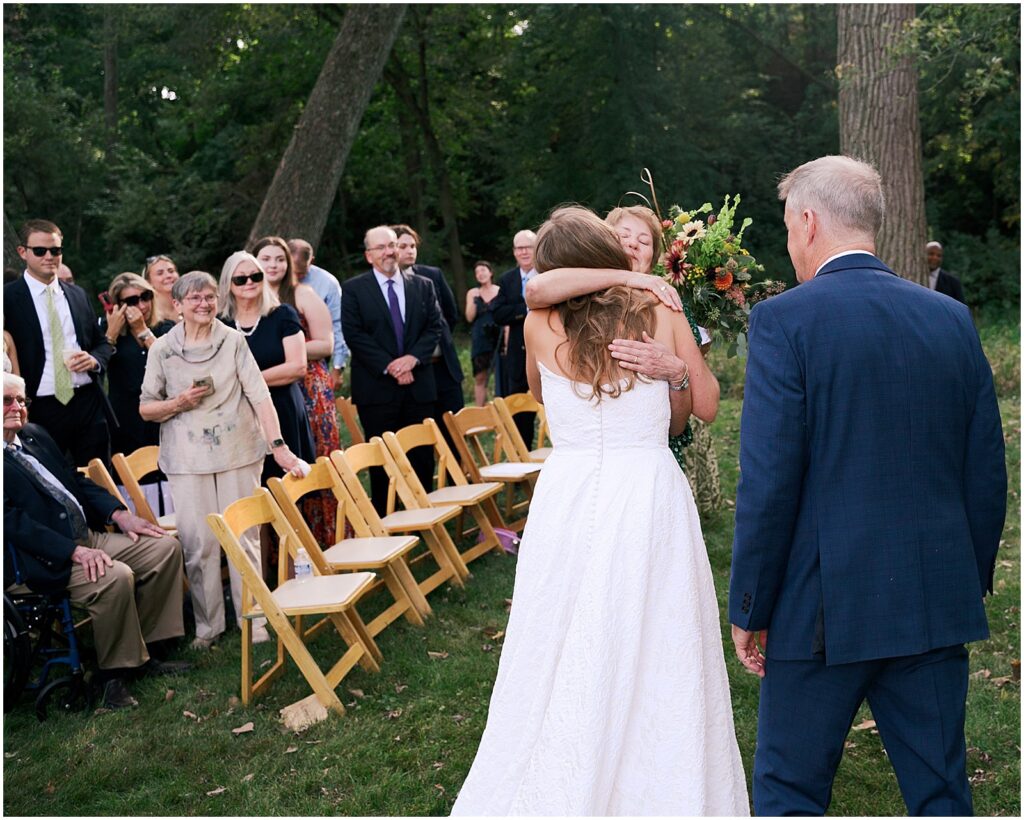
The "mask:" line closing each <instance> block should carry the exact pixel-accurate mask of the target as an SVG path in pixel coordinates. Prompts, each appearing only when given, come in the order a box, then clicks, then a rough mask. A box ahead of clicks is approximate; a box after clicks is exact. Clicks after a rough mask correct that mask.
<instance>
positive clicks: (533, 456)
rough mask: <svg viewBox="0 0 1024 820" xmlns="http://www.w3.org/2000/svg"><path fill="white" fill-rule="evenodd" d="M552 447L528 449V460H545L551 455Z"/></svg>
mask: <svg viewBox="0 0 1024 820" xmlns="http://www.w3.org/2000/svg"><path fill="white" fill-rule="evenodd" d="M552 449H553V448H551V447H538V448H537V449H536V450H530V461H537V462H543V461H546V460H547V457H548V456H549V455H551V450H552Z"/></svg>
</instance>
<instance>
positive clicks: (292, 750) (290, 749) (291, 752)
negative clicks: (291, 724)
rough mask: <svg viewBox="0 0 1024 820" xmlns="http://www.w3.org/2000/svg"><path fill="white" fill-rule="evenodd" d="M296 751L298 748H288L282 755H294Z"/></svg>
mask: <svg viewBox="0 0 1024 820" xmlns="http://www.w3.org/2000/svg"><path fill="white" fill-rule="evenodd" d="M298 750H299V747H298V746H289V747H288V748H287V749H285V750H284V753H285V754H286V755H291V754H295V753H296V752H297V751H298Z"/></svg>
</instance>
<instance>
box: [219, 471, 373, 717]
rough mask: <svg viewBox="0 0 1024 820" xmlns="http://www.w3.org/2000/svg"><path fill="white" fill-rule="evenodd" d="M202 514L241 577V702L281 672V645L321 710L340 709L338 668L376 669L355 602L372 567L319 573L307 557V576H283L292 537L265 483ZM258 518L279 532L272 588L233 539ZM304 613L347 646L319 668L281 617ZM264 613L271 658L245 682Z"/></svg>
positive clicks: (341, 676)
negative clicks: (273, 645) (272, 639)
mask: <svg viewBox="0 0 1024 820" xmlns="http://www.w3.org/2000/svg"><path fill="white" fill-rule="evenodd" d="M206 521H207V523H208V524H209V525H210V529H212V530H213V532H214V533H215V534H216V536H217V539H218V540H219V541H220V545H221V547H222V548H223V549H224V552H225V553H226V554H227V556H228V560H229V561H230V562H231V563H232V564H234V566H235V568H236V569H237V570H238V572H239V574H240V575H241V576H242V703H244V704H246V705H248V703H249V701H250V700H251V699H252V698H253V697H255V696H256V695H258V694H260V693H261V692H262V691H264V690H265V689H266V688H267V687H268V686H269V685H270V683H271V682H272V681H273V680H274V678H276V677H277V676H278V675H280V674H281V672H282V671H283V670H284V663H285V652H286V651H287V654H289V655H291V657H292V660H294V661H295V664H296V666H298V667H299V670H300V671H301V672H302V674H303V675H304V676H305V678H306V681H307V682H308V683H309V685H310V687H312V689H313V693H314V694H315V695H316V697H317V700H319V701H320V703H321V704H323V705H324V706H325V707H326V708H327V709H330V710H332V711H334V712H337V713H338V714H339V715H342V714H344V713H345V707H344V706H342V704H341V701H340V700H339V699H338V695H337V694H336V693H335V691H334V690H335V689H336V688H337V686H338V684H340V683H341V681H342V680H343V679H344V677H345V675H347V674H348V673H349V671H351V670H352V668H353V667H354V666H355V665H356V664H359V665H360V666H362V667H363V668H364V669H366V670H368V671H370V672H379V671H380V665H379V663H378V662H379V660H380V658H381V654H380V650H379V649H378V648H377V645H376V644H375V643H374V640H373V638H372V637H371V636H370V633H369V631H368V630H367V628H366V625H365V624H364V623H363V621H362V619H361V618H360V617H359V613H358V612H356V609H355V605H356V603H357V602H358V601H359V599H360V598H361V597H362V595H363V594H364V593H365V592H366V590H367V589H368V588H369V586H370V585H371V584H372V583H373V580H374V576H373V573H372V572H356V573H349V574H345V575H321V574H320V570H319V568H318V567H317V565H316V564H315V563H314V564H313V575H312V577H309V578H305V579H303V580H296V579H294V578H293V579H289V578H288V577H287V573H288V561H286V560H284V558H285V555H290V556H291V557H292V558H293V559H294V558H295V553H296V551H297V549H298V537H297V536H296V535H295V533H294V532H293V531H292V528H291V527H290V526H289V525H288V522H287V521H286V520H285V517H284V514H283V513H282V512H281V509H280V508H279V507H278V506H277V503H276V502H275V501H274V499H273V497H272V496H271V495H270V492H269V491H268V490H267V489H266V488H265V487H260V488H258V489H257V490H256V492H255V494H253V495H251V496H249V497H247V498H242V499H240V500H238V501H235V502H234V503H233V504H229V505H228V507H227V509H225V510H224V512H223V514H218V513H210V514H209V515H208V516H206ZM262 524H270V525H271V526H272V527H273V528H274V530H275V531H276V532H277V536H278V538H279V539H280V540H279V543H280V548H281V553H282V560H281V561H280V562H279V563H278V584H277V587H276V588H275V589H274V590H273V591H271V590H270V588H269V587H268V586H267V584H266V582H265V581H264V580H263V576H262V574H261V573H260V569H259V567H257V566H256V565H255V564H253V562H252V561H251V560H249V556H248V554H247V553H246V552H245V550H244V549H243V548H242V545H241V544H240V543H239V540H238V539H239V537H240V536H241V535H242V533H244V532H245V531H246V530H248V529H250V528H252V527H259V526H261V525H262ZM307 615H325V616H326V617H327V618H328V619H330V621H331V623H332V624H334V628H335V629H336V630H337V632H338V634H339V635H340V636H341V639H342V641H343V642H344V644H345V645H346V647H347V648H346V650H345V651H344V652H343V653H342V655H341V657H340V658H339V659H338V661H337V662H336V663H335V664H334V666H332V667H331V669H330V671H328V672H327V673H326V674H325V673H324V672H323V671H322V670H321V669H320V666H319V665H318V664H317V663H316V661H314V660H313V657H312V656H311V655H310V654H309V649H308V648H307V647H306V644H305V643H304V642H303V640H302V637H301V635H300V634H299V632H298V631H297V630H296V629H295V627H294V626H293V625H292V622H291V621H290V620H289V618H291V617H295V616H307ZM264 617H265V618H266V619H267V623H268V625H269V626H270V627H271V628H273V630H274V632H275V633H276V634H277V658H276V660H275V661H274V663H273V664H272V665H271V666H270V668H269V669H267V671H266V672H264V673H263V674H262V675H261V676H260V678H259V679H258V680H256V681H253V679H252V674H253V652H252V619H254V618H264Z"/></svg>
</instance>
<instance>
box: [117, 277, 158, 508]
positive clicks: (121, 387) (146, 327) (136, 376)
mask: <svg viewBox="0 0 1024 820" xmlns="http://www.w3.org/2000/svg"><path fill="white" fill-rule="evenodd" d="M107 293H109V294H110V301H111V302H112V303H113V305H114V309H113V310H112V311H111V312H110V313H109V314H108V315H107V316H106V317H105V318H104V319H102V320H100V327H101V329H102V330H103V333H104V335H105V336H106V337H107V341H108V342H110V344H111V345H113V347H114V350H115V354H114V356H113V357H112V358H111V359H110V364H109V366H108V370H107V373H108V376H107V378H108V384H107V387H108V393H109V397H110V405H111V407H113V409H114V415H115V416H117V422H118V423H117V426H113V425H112V426H111V431H110V445H111V452H114V453H125V454H126V455H127V454H129V453H131V452H134V451H135V450H137V449H138V448H139V447H145V446H148V445H151V444H159V443H160V425H158V424H155V423H154V422H149V421H143V419H142V416H140V415H139V395H140V393H141V392H142V378H143V376H145V374H146V361H147V358H148V351H149V348H151V347H152V346H153V342H155V341H156V339H157V337H158V336H163V335H164V334H165V333H166V332H167V331H168V330H170V329H171V328H172V327H174V322H173V321H170V320H165V321H162V322H158V321H157V316H156V311H155V310H154V292H153V288H152V287H151V286H150V284H149V282H147V281H146V280H145V279H143V278H142V277H141V276H139V275H138V274H137V273H120V274H118V275H117V276H115V277H114V279H113V281H112V282H111V283H110V287H108V288H107ZM158 506H161V505H160V504H157V505H154V506H153V509H154V510H156V509H157V508H158ZM168 512H170V510H166V512H161V513H158V514H159V515H164V514H166V513H168Z"/></svg>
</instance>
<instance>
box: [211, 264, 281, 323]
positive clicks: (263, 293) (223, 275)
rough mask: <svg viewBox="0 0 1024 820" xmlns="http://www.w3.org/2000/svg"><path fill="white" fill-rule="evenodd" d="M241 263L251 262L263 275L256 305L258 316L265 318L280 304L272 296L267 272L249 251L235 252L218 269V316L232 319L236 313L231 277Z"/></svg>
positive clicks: (236, 306)
mask: <svg viewBox="0 0 1024 820" xmlns="http://www.w3.org/2000/svg"><path fill="white" fill-rule="evenodd" d="M242 262H252V263H253V264H254V265H255V266H256V269H257V270H258V271H259V272H260V273H262V274H263V281H262V282H261V283H260V284H262V285H263V287H262V288H261V289H260V298H259V303H258V307H259V314H260V316H266V315H267V314H269V313H270V312H271V311H272V310H273V309H274V308H276V307H277V306H278V305H279V304H281V303H280V301H278V298H277V297H276V296H275V295H274V291H272V290H271V289H270V283H269V282H268V281H267V272H266V271H265V270H263V265H261V264H260V261H259V260H258V259H257V258H256V257H255V256H253V255H252V254H251V253H249V251H235V252H234V253H233V254H231V256H229V257H228V258H227V259H226V260H225V262H224V267H222V268H221V269H220V284H219V285H218V291H217V297H218V298H217V302H218V304H219V305H220V315H221V316H223V317H224V318H225V319H234V318H235V314H236V313H237V311H238V305H237V304H236V303H235V295H234V294H233V293H232V292H231V277H232V276H234V275H235V270H236V269H237V268H238V266H239V265H240V264H242Z"/></svg>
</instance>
